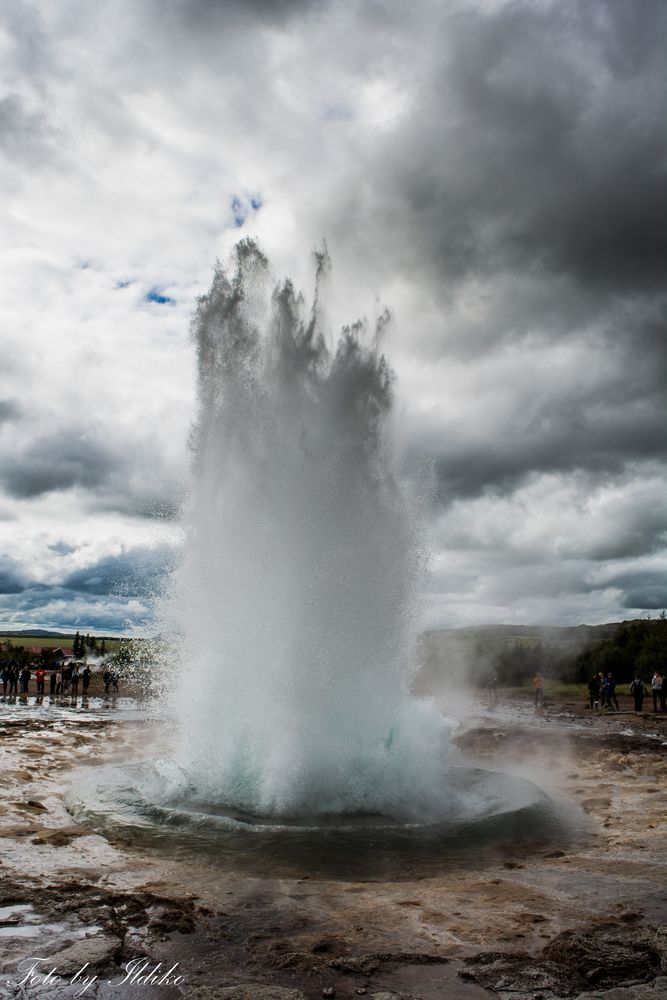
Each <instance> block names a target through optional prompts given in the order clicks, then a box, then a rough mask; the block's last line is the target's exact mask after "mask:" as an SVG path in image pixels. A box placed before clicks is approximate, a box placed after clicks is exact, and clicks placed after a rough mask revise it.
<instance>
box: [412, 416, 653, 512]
mask: <svg viewBox="0 0 667 1000" xmlns="http://www.w3.org/2000/svg"><path fill="white" fill-rule="evenodd" d="M649 402H650V401H649ZM504 430H505V435H504V436H500V435H499V436H497V437H496V436H493V437H491V436H488V437H487V438H486V439H484V438H483V437H479V438H477V439H476V440H470V439H469V438H468V439H466V440H463V441H457V440H456V438H455V436H452V439H451V440H450V441H447V440H446V439H447V434H446V433H444V434H443V435H442V436H443V438H444V439H445V441H444V447H443V443H440V444H438V443H437V442H432V445H433V447H432V450H431V452H430V453H431V454H433V453H435V454H437V455H438V458H437V459H436V472H437V475H438V481H439V484H440V493H441V498H442V499H443V500H446V499H448V498H451V497H454V496H469V497H470V496H476V495H478V494H480V493H482V492H484V490H486V489H492V490H494V491H496V492H500V493H508V492H511V491H512V490H513V489H515V488H516V487H517V486H518V485H519V484H520V483H521V482H522V481H524V480H525V479H526V477H527V476H529V475H532V474H533V473H535V472H572V471H576V470H580V469H582V470H586V471H588V472H592V473H597V474H598V475H600V476H604V475H607V474H618V473H622V472H623V470H624V469H625V467H626V465H627V464H628V462H629V461H632V462H633V463H634V462H641V461H651V460H654V459H662V458H664V456H665V454H666V452H667V428H666V426H665V421H664V419H662V418H661V415H660V409H659V407H658V405H657V404H656V406H655V407H653V406H651V405H647V406H645V407H642V408H641V409H638V410H635V408H634V407H629V408H628V409H627V411H626V409H625V408H624V407H623V405H619V406H618V407H614V406H613V403H612V402H610V403H609V405H607V406H601V407H599V408H598V407H596V406H595V405H591V406H587V405H586V404H585V403H581V402H574V403H573V404H572V406H571V408H568V407H567V402H566V401H565V400H563V401H560V404H559V406H558V407H557V408H550V407H548V406H544V407H543V409H542V410H541V413H540V415H539V416H538V417H537V419H536V422H535V424H534V425H533V426H527V425H526V422H525V420H517V421H516V423H512V422H510V423H508V425H507V426H506V427H505V428H504ZM632 474H634V472H633V473H632Z"/></svg>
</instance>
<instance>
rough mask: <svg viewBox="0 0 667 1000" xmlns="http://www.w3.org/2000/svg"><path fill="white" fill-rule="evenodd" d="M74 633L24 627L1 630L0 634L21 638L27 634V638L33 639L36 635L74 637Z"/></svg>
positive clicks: (42, 636) (52, 637) (54, 637)
mask: <svg viewBox="0 0 667 1000" xmlns="http://www.w3.org/2000/svg"><path fill="white" fill-rule="evenodd" d="M73 635H74V633H73V632H53V631H49V630H48V629H43V628H22V629H17V630H16V631H15V632H11V631H6V632H0V636H10V637H11V638H12V639H14V638H17V639H20V638H21V636H25V637H26V638H28V637H29V638H31V639H34V638H35V637H38V638H39V637H41V638H48V639H69V638H71V637H73Z"/></svg>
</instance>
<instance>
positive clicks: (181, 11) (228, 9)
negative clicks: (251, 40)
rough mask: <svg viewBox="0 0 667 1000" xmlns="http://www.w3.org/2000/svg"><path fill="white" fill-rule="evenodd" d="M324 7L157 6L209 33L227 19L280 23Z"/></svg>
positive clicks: (267, 3) (228, 0)
mask: <svg viewBox="0 0 667 1000" xmlns="http://www.w3.org/2000/svg"><path fill="white" fill-rule="evenodd" d="M323 5H324V0H167V2H166V3H164V2H162V3H160V10H161V12H164V10H165V8H166V9H167V10H169V12H170V13H171V14H172V15H175V16H176V17H178V18H180V19H182V21H183V22H184V23H185V24H187V25H188V26H190V27H195V28H202V29H204V30H207V31H208V30H210V29H211V28H212V27H219V26H220V25H221V24H224V23H225V22H226V21H229V20H230V19H243V20H252V19H254V20H258V21H264V22H268V23H270V24H281V23H284V22H286V21H288V20H289V19H290V18H291V17H293V16H294V15H296V14H299V13H302V12H304V11H308V10H309V9H310V8H316V7H322V6H323Z"/></svg>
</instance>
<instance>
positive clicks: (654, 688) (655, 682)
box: [651, 670, 662, 712]
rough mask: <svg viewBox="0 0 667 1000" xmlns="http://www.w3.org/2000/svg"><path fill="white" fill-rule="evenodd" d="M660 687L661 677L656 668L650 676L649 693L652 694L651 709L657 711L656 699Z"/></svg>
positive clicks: (658, 696) (658, 695)
mask: <svg viewBox="0 0 667 1000" xmlns="http://www.w3.org/2000/svg"><path fill="white" fill-rule="evenodd" d="M661 688H662V677H661V676H660V674H659V673H658V671H657V670H656V671H655V672H654V674H653V677H652V678H651V694H652V696H653V711H654V712H657V711H658V699H659V698H660V689H661Z"/></svg>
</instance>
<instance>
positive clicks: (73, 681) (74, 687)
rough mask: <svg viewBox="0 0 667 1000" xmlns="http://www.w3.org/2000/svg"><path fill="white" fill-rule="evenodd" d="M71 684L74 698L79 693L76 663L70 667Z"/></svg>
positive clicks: (77, 666)
mask: <svg viewBox="0 0 667 1000" xmlns="http://www.w3.org/2000/svg"><path fill="white" fill-rule="evenodd" d="M70 681H71V684H72V697H73V698H76V697H77V695H78V693H79V665H78V664H77V663H75V664H74V666H73V667H72V676H71V678H70Z"/></svg>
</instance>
